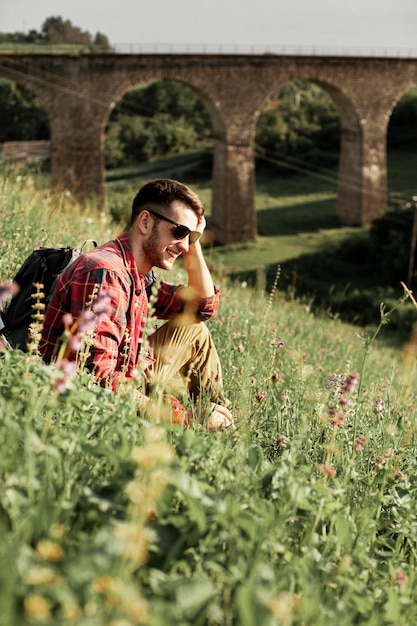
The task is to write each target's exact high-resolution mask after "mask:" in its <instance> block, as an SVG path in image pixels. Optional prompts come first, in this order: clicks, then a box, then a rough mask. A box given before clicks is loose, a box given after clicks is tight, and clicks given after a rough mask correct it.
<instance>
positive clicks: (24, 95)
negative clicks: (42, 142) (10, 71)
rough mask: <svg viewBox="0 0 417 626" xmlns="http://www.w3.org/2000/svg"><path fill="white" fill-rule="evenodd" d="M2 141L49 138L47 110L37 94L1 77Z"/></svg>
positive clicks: (0, 136) (0, 132)
mask: <svg viewBox="0 0 417 626" xmlns="http://www.w3.org/2000/svg"><path fill="white" fill-rule="evenodd" d="M0 120H1V124H0V142H3V141H24V140H32V139H49V122H48V116H47V114H46V111H45V109H44V107H43V105H42V103H41V101H40V100H39V98H38V97H37V96H35V95H34V94H32V93H30V92H28V91H27V90H26V89H24V87H20V86H19V85H17V84H16V83H13V82H11V81H9V80H5V79H1V78H0Z"/></svg>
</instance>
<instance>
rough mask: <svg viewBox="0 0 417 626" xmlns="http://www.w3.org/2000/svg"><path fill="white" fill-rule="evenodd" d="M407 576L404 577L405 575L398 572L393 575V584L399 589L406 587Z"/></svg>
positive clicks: (400, 571)
mask: <svg viewBox="0 0 417 626" xmlns="http://www.w3.org/2000/svg"><path fill="white" fill-rule="evenodd" d="M407 582H408V581H407V576H406V575H405V573H404V572H403V571H402V570H399V571H398V572H396V573H395V583H396V584H397V585H398V586H399V587H406V585H407Z"/></svg>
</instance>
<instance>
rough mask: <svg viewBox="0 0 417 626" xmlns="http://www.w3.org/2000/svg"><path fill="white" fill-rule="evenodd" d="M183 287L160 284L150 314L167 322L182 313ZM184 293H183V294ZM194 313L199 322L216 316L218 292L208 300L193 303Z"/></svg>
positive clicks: (183, 303) (216, 290)
mask: <svg viewBox="0 0 417 626" xmlns="http://www.w3.org/2000/svg"><path fill="white" fill-rule="evenodd" d="M185 289H186V287H185V285H172V284H171V283H166V282H163V281H162V282H161V285H160V287H159V290H158V293H157V295H156V300H155V303H154V304H153V311H152V314H153V315H154V316H155V317H157V318H159V319H163V320H168V319H171V318H172V317H174V315H178V313H182V312H183V311H184V306H185V298H182V297H181V292H182V291H183V290H185ZM184 293H185V292H184ZM193 308H194V313H195V315H196V317H197V319H198V320H199V321H206V320H208V319H210V318H212V317H214V316H215V315H216V314H217V311H218V309H219V290H218V289H215V292H214V294H213V295H212V296H210V297H209V298H198V299H196V301H195V302H193Z"/></svg>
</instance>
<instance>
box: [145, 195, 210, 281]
mask: <svg viewBox="0 0 417 626" xmlns="http://www.w3.org/2000/svg"><path fill="white" fill-rule="evenodd" d="M161 213H162V214H165V211H163V210H161ZM167 217H169V218H170V219H172V220H173V221H174V222H177V223H178V224H183V225H184V226H187V227H188V228H189V229H190V230H196V227H197V223H198V217H197V215H196V214H195V213H194V211H193V210H192V209H190V208H188V207H187V205H185V204H183V203H182V202H180V201H179V200H176V201H175V202H173V203H172V205H171V211H170V213H169V216H167ZM151 218H152V220H153V221H154V224H153V227H152V231H151V233H150V235H149V237H148V238H147V239H145V240H144V241H143V244H142V245H143V252H144V253H145V256H146V258H147V260H148V261H149V263H150V265H151V266H152V267H159V268H161V269H164V270H170V269H171V268H172V266H173V265H174V263H175V261H176V259H177V258H178V257H179V255H180V254H182V253H183V252H187V251H188V248H189V246H190V241H189V238H188V236H187V237H185V238H184V239H176V238H175V236H174V233H173V231H174V230H175V226H174V225H173V224H169V223H168V222H165V221H163V220H160V219H158V218H157V217H154V216H153V215H151Z"/></svg>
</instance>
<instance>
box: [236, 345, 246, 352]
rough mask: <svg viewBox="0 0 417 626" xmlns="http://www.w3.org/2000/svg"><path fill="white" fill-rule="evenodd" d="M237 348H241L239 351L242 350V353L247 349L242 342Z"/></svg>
mask: <svg viewBox="0 0 417 626" xmlns="http://www.w3.org/2000/svg"><path fill="white" fill-rule="evenodd" d="M237 349H238V350H239V352H240V353H241V354H242V352H244V351H245V348H244V347H243V344H241V343H240V344H239V345H238V347H237Z"/></svg>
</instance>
